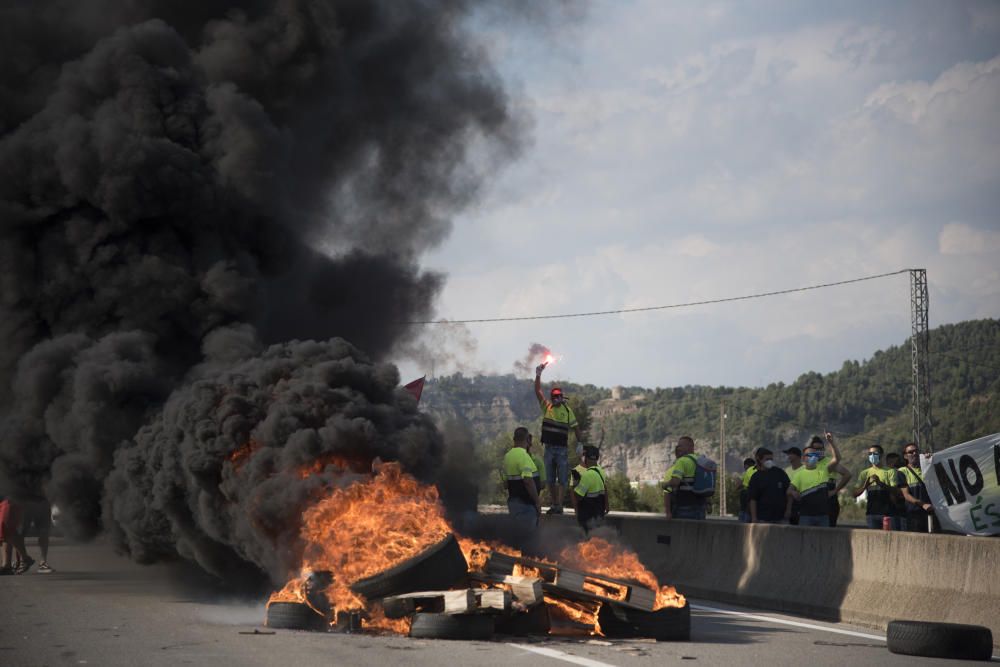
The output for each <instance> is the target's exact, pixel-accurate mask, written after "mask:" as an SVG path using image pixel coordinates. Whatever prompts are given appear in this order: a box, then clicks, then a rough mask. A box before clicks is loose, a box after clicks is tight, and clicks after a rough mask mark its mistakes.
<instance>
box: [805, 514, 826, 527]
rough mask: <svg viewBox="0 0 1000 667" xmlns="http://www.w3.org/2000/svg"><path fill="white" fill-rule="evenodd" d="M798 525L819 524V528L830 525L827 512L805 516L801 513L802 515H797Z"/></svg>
mask: <svg viewBox="0 0 1000 667" xmlns="http://www.w3.org/2000/svg"><path fill="white" fill-rule="evenodd" d="M799 525H800V526H819V527H820V528H829V527H830V517H829V515H827V514H823V515H821V516H805V515H804V514H803V515H800V516H799Z"/></svg>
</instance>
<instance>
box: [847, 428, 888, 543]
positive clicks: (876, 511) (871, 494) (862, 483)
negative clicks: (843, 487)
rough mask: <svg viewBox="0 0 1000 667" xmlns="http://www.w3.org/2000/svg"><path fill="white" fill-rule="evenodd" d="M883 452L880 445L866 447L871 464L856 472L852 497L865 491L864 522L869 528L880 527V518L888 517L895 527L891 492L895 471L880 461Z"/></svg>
mask: <svg viewBox="0 0 1000 667" xmlns="http://www.w3.org/2000/svg"><path fill="white" fill-rule="evenodd" d="M883 453H884V452H883V449H882V446H881V445H872V446H871V447H869V448H868V462H869V463H870V464H871V465H870V466H869V467H867V468H865V469H864V470H862V471H861V472H860V473H858V481H857V483H856V485H855V487H854V497H855V498H857V497H858V496H860V495H861V494H862V493H867V500H868V508H867V509H866V511H865V523H866V524H867V525H868V527H869V528H882V520H883V519H885V518H886V517H889V520H890V523H891V524H893V526H892V527H893V528H894V529H896V528H897V526H896V525H895V524H896V522H895V521H894V520H893V512H892V492H893V490H894V489H895V488H896V486H897V478H896V471H895V470H893V469H892V468H890V467H888V466H887V465H885V463H883V462H882V456H883Z"/></svg>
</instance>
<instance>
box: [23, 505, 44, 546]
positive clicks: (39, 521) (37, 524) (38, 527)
mask: <svg viewBox="0 0 1000 667" xmlns="http://www.w3.org/2000/svg"><path fill="white" fill-rule="evenodd" d="M22 507H23V508H24V521H23V523H22V524H21V534H22V535H25V536H29V535H34V536H37V537H47V536H48V534H49V532H50V531H51V530H52V504H51V503H50V502H49V501H47V500H36V501H29V502H25V503H22Z"/></svg>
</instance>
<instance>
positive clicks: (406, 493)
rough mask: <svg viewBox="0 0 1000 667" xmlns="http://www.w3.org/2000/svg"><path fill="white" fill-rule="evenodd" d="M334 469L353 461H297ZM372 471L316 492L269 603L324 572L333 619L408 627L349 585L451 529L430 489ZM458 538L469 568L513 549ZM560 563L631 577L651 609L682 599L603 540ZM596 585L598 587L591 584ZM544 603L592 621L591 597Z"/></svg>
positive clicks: (287, 597)
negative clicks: (292, 566) (346, 616)
mask: <svg viewBox="0 0 1000 667" xmlns="http://www.w3.org/2000/svg"><path fill="white" fill-rule="evenodd" d="M330 464H334V465H336V466H337V467H338V468H341V469H348V470H349V469H351V468H356V467H357V466H353V465H352V464H351V463H350V462H345V461H333V460H331V461H323V462H321V464H320V467H319V469H317V468H315V467H314V466H312V465H310V466H305V467H304V468H303V472H305V471H306V470H308V471H309V473H310V474H315V472H321V471H324V470H325V469H326V466H327V465H330ZM378 473H379V474H377V475H375V476H374V477H364V478H362V479H360V480H358V481H356V482H354V483H353V484H351V485H350V486H347V487H345V488H340V489H335V490H333V491H332V492H330V493H329V495H327V496H326V497H324V498H321V499H319V500H318V501H317V502H316V503H315V504H314V505H312V506H311V507H310V508H309V509H307V510H306V511H305V513H304V515H303V525H302V529H301V533H300V534H301V537H302V540H303V542H304V543H305V545H306V546H305V550H304V553H303V557H302V564H301V570H300V576H298V577H295V578H293V579H292V580H291V581H289V582H288V583H287V584H286V585H285V586H284V587H283V588H282V589H281V590H280V591H277V592H275V593H274V594H273V595H272V596H271V599H270V601H269V603H268V604H270V603H272V602H278V601H284V602H304V603H307V604H308V603H309V601H308V599H307V595H306V593H307V592H308V591H307V588H306V582H307V578H308V576H309V574H310V572H312V571H315V572H321V571H328V572H330V573H332V582H331V583H330V585H329V586H328V587H327V588H326V590H325V591H323V594H324V595H325V596H326V598H327V600H328V601H329V603H330V606H331V609H332V611H333V618H334V619H335V618H336V614H337V612H338V611H350V610H358V609H365V610H366V611H367V614H368V618H367V619H366V622H365V626H366V627H368V628H378V629H382V630H386V631H389V632H396V633H400V634H404V633H406V632H408V631H409V620H408V619H399V620H393V619H388V618H386V617H385V614H384V613H383V612H382V609H381V607H380V605H378V604H377V601H374V600H370V601H367V600H364V599H363V598H361V597H360V596H359V595H357V594H355V593H353V592H352V591H351V590H350V585H351V584H352V583H354V582H355V581H358V580H359V579H363V578H365V577H370V576H372V575H375V574H378V573H380V572H383V571H385V570H387V569H389V568H391V567H393V566H395V565H398V564H399V563H401V562H403V561H405V560H407V559H409V558H412V557H413V556H416V555H417V554H419V553H420V552H422V551H423V550H425V549H427V548H428V547H430V546H432V545H433V544H435V543H437V542H439V541H440V540H441V539H443V538H444V537H446V536H447V535H448V534H449V533H452V532H453V529H452V527H451V526H450V525H449V524H448V522H447V520H446V519H445V516H444V508H443V506H442V505H441V502H440V499H439V497H438V493H437V489H436V488H435V487H433V486H429V485H425V484H421V483H420V482H418V481H417V480H416V479H414V478H413V477H411V476H409V475H407V474H405V473H403V472H402V470H401V468H400V467H399V464H398V463H385V464H382V465H381V466H379V467H378ZM459 545H460V547H461V549H462V551H463V552H464V554H465V557H466V560H467V561H468V562H469V567H470V569H472V570H482V569H483V568H484V566H485V563H486V558H487V556H488V554H489V552H490V551H492V550H494V549H499V550H502V551H503V552H505V553H508V554H510V555H518V556H519V555H520V554H519V553H518V552H516V551H515V550H512V549H510V548H508V547H501V546H500V545H499V544H496V543H489V542H483V541H478V540H473V539H470V538H464V537H460V536H459ZM563 561H564V564H565V565H566V566H568V567H575V568H577V569H581V570H585V571H590V572H594V573H595V574H604V575H606V576H610V577H615V578H619V579H627V580H634V581H636V582H637V583H640V584H642V585H645V586H648V587H650V588H653V589H656V590H658V591H659V594H658V596H657V608H660V607H664V606H683V604H684V598H683V597H682V596H680V595H678V594H677V592H676V591H675V590H674V589H673V588H671V587H669V586H664V587H662V588H660V587H659V585H658V582H657V581H656V577H654V576H653V574H652V573H651V572H650V571H649V570H647V569H646V568H645V567H643V565H642V564H641V563H640V562H639V559H638V557H637V556H636V555H635V554H634V553H632V552H630V551H626V550H623V549H622V548H620V547H616V546H614V545H612V544H611V543H609V542H607V541H606V540H602V539H600V538H592V539H590V540H589V541H588V542H585V543H583V544H579V545H576V546H575V547H570V548H567V549H565V550H564V551H563V552H562V554H561V561H560V562H563ZM515 573H516V574H522V575H526V576H536V575H537V574H538V572H537V570H534V569H533V568H527V567H522V566H520V565H518V566H516V567H515ZM594 592H598V591H594ZM599 593H600V594H601V595H604V596H606V597H612V598H615V597H616V592H615V591H614V590H605V589H603V588H602V590H601V591H599ZM624 594H625V593H624V589H622V590H621V591H618V592H617V596H618V598H617V599H621V596H624ZM546 602H547V603H548V604H549V605H550V610H552V609H553V608H555V609H556V613H557V614H561V615H562V616H564V617H565V618H567V619H570V620H574V621H578V622H580V623H584V624H586V625H590V626H593V627H594V628H595V632H597V633H600V628H599V627H598V625H597V613H598V611H599V609H600V606H599V604H583V605H575V604H573V603H567V602H564V601H562V600H555V599H553V598H548V597H547V598H546Z"/></svg>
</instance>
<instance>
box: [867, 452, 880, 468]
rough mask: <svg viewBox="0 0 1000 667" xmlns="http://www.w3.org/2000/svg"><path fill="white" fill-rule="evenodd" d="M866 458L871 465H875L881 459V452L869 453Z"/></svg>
mask: <svg viewBox="0 0 1000 667" xmlns="http://www.w3.org/2000/svg"><path fill="white" fill-rule="evenodd" d="M868 460H869V461H870V462H871V464H872V465H873V466H877V465H878V462H879V461H881V460H882V455H881V454H869V455H868Z"/></svg>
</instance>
